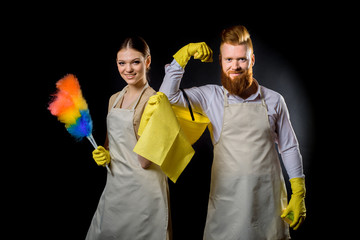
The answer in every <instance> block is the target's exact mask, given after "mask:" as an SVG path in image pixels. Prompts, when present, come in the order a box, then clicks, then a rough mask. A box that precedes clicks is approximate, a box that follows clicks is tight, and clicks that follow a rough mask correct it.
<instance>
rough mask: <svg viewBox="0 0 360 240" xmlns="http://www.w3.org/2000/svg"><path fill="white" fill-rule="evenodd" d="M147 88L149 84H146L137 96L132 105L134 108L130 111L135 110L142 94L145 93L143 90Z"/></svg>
mask: <svg viewBox="0 0 360 240" xmlns="http://www.w3.org/2000/svg"><path fill="white" fill-rule="evenodd" d="M148 87H149V83H148V82H146V84H145V86H144V88H143V89H142V90H141V93H140V94H139V97H138V98H137V99H136V102H135V104H134V106H133V107H132V110H134V109H135V108H136V106H137V105H138V103H139V102H140V98H141V96H142V95H143V93H144V92H145V90H146V89H147V88H148Z"/></svg>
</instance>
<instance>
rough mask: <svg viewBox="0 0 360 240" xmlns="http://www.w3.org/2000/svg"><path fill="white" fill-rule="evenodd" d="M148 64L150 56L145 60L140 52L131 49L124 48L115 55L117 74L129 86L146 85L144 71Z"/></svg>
mask: <svg viewBox="0 0 360 240" xmlns="http://www.w3.org/2000/svg"><path fill="white" fill-rule="evenodd" d="M150 63H151V57H150V56H148V57H147V58H146V59H145V57H144V55H143V54H142V53H141V52H138V51H136V50H135V49H132V48H124V49H122V50H120V51H119V52H118V53H117V67H118V70H119V73H120V75H121V77H122V78H123V79H124V80H125V81H126V83H127V84H129V85H135V86H136V85H139V86H142V85H144V84H145V83H146V81H147V79H146V69H148V68H149V67H150Z"/></svg>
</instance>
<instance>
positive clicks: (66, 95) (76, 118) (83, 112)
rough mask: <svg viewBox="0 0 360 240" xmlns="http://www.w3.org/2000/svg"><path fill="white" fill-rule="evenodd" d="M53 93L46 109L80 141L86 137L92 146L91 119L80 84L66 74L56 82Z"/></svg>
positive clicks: (71, 75) (94, 143)
mask: <svg viewBox="0 0 360 240" xmlns="http://www.w3.org/2000/svg"><path fill="white" fill-rule="evenodd" d="M56 88H57V92H56V93H55V94H54V97H53V99H52V101H51V102H50V103H49V107H48V109H49V110H50V112H51V114H52V115H54V116H56V117H57V118H58V120H59V121H60V122H62V123H64V124H65V128H66V129H67V131H68V132H69V133H70V134H71V135H72V136H73V137H74V138H75V139H76V140H77V141H80V140H82V139H83V138H84V137H87V138H88V140H89V141H90V143H91V144H92V145H93V147H94V148H97V144H96V142H95V140H94V138H93V136H92V127H93V125H92V120H91V116H90V113H89V109H88V105H87V103H86V101H85V99H84V97H83V95H82V92H81V89H80V84H79V81H78V80H77V78H76V77H75V76H74V75H73V74H68V75H66V76H65V77H64V78H62V79H60V80H59V81H58V82H57V83H56Z"/></svg>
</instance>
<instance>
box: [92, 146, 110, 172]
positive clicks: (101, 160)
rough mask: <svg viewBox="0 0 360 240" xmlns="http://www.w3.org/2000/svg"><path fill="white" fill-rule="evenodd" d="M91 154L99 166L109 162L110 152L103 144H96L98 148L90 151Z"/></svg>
mask: <svg viewBox="0 0 360 240" xmlns="http://www.w3.org/2000/svg"><path fill="white" fill-rule="evenodd" d="M92 155H93V158H94V160H95V162H96V163H97V165H99V166H103V167H105V166H106V165H107V164H109V163H110V153H109V151H108V150H106V149H105V148H104V147H103V146H98V148H97V149H95V150H94V151H93V152H92Z"/></svg>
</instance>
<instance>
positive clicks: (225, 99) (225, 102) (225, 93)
mask: <svg viewBox="0 0 360 240" xmlns="http://www.w3.org/2000/svg"><path fill="white" fill-rule="evenodd" d="M223 89H224V107H228V106H229V101H228V96H227V94H228V90H226V89H225V88H224V87H223Z"/></svg>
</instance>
